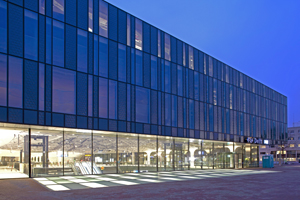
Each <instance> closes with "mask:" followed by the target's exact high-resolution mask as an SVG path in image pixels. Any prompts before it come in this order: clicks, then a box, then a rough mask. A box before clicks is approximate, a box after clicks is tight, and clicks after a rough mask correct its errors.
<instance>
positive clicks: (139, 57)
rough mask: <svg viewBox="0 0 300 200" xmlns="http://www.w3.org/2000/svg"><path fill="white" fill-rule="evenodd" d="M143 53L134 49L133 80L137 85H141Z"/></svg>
mask: <svg viewBox="0 0 300 200" xmlns="http://www.w3.org/2000/svg"><path fill="white" fill-rule="evenodd" d="M143 73H144V72H143V53H142V52H141V51H138V50H136V51H135V81H136V84H137V85H140V86H143V77H144V75H143Z"/></svg>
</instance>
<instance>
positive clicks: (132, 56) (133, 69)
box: [131, 49, 135, 84]
mask: <svg viewBox="0 0 300 200" xmlns="http://www.w3.org/2000/svg"><path fill="white" fill-rule="evenodd" d="M134 52H135V51H134V49H131V84H135V54H134Z"/></svg>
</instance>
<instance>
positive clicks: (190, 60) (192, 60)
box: [189, 46, 194, 69]
mask: <svg viewBox="0 0 300 200" xmlns="http://www.w3.org/2000/svg"><path fill="white" fill-rule="evenodd" d="M189 68H190V69H194V49H193V47H191V46H189Z"/></svg>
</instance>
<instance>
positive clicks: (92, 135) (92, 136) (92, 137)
mask: <svg viewBox="0 0 300 200" xmlns="http://www.w3.org/2000/svg"><path fill="white" fill-rule="evenodd" d="M91 141H92V153H91V155H92V156H91V158H92V159H91V162H92V163H91V167H92V174H94V166H93V164H94V132H93V131H92V133H91Z"/></svg>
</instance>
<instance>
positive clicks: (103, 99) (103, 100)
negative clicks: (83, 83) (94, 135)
mask: <svg viewBox="0 0 300 200" xmlns="http://www.w3.org/2000/svg"><path fill="white" fill-rule="evenodd" d="M107 86H108V81H107V79H104V78H99V117H103V118H107V111H108V109H107V100H108V94H107V93H108V91H107Z"/></svg>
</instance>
